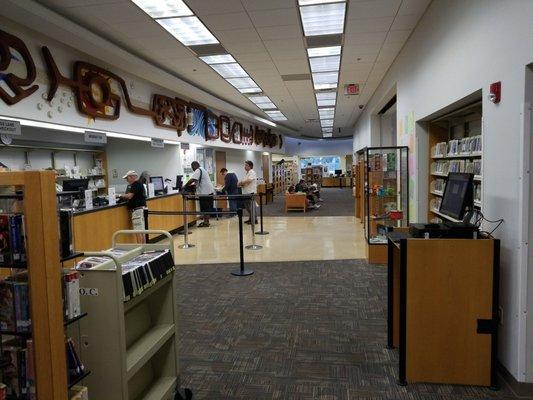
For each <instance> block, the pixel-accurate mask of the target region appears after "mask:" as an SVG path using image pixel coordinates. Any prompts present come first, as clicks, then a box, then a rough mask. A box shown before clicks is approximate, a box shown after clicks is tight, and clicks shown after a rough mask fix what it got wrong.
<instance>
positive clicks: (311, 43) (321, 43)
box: [305, 34, 342, 47]
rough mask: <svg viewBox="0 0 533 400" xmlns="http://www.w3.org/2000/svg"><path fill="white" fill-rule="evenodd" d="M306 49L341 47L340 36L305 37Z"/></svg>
mask: <svg viewBox="0 0 533 400" xmlns="http://www.w3.org/2000/svg"><path fill="white" fill-rule="evenodd" d="M305 40H306V41H307V47H329V46H341V45H342V35H341V34H339V35H321V36H306V38H305Z"/></svg>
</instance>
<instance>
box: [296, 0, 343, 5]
mask: <svg viewBox="0 0 533 400" xmlns="http://www.w3.org/2000/svg"><path fill="white" fill-rule="evenodd" d="M343 1H344V0H298V5H299V6H310V5H313V4H326V3H339V2H343Z"/></svg>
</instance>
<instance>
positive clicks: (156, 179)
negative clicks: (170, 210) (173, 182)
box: [150, 176, 165, 192]
mask: <svg viewBox="0 0 533 400" xmlns="http://www.w3.org/2000/svg"><path fill="white" fill-rule="evenodd" d="M150 183H153V184H154V191H155V192H162V191H163V190H164V189H165V184H164V183H163V177H162V176H152V177H151V178H150Z"/></svg>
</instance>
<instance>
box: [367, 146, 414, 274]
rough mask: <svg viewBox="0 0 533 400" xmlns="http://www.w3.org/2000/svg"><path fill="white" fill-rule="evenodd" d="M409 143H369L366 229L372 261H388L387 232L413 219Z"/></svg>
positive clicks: (403, 225)
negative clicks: (373, 145)
mask: <svg viewBox="0 0 533 400" xmlns="http://www.w3.org/2000/svg"><path fill="white" fill-rule="evenodd" d="M408 153H409V149H408V147H407V146H396V147H366V148H364V149H362V150H361V151H360V152H358V154H359V155H360V156H361V157H362V161H363V162H364V164H363V173H364V185H363V192H362V194H363V196H364V210H363V211H364V212H363V216H364V217H363V218H362V219H363V220H364V229H365V238H366V241H367V251H366V255H367V259H368V262H369V263H371V264H381V263H385V262H386V261H387V238H386V232H387V231H388V230H389V229H390V228H392V227H395V228H398V227H406V226H407V225H408V222H409V186H408V179H409V171H408Z"/></svg>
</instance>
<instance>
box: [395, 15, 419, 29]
mask: <svg viewBox="0 0 533 400" xmlns="http://www.w3.org/2000/svg"><path fill="white" fill-rule="evenodd" d="M420 17H421V14H409V15H397V16H396V18H394V22H393V23H392V26H391V30H395V31H396V30H403V29H414V28H415V26H416V24H418V21H419V20H420Z"/></svg>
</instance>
